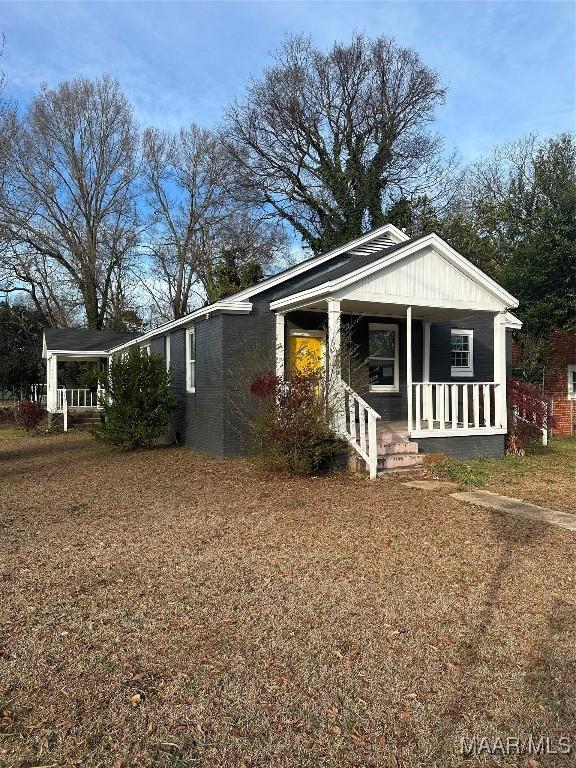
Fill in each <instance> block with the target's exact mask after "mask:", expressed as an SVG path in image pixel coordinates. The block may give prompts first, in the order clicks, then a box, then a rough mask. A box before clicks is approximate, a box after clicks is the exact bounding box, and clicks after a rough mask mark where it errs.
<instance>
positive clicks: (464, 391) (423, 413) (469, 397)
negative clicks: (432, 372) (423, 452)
mask: <svg viewBox="0 0 576 768" xmlns="http://www.w3.org/2000/svg"><path fill="white" fill-rule="evenodd" d="M499 387H500V384H496V383H495V382H493V381H486V382H476V381H474V382H466V383H462V382H459V383H452V382H450V383H445V382H421V383H417V384H412V392H411V396H412V419H411V420H409V423H408V430H409V432H411V433H412V432H415V433H416V434H419V433H422V432H433V433H438V432H439V431H442V432H445V431H454V432H458V431H467V432H473V431H476V430H478V431H485V430H497V429H503V428H505V422H504V421H503V419H502V418H501V405H500V393H499ZM410 421H411V422H412V423H410Z"/></svg>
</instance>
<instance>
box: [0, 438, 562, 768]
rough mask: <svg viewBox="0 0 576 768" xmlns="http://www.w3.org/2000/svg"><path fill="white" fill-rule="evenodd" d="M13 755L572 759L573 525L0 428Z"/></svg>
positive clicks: (444, 761) (312, 760)
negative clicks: (492, 742)
mask: <svg viewBox="0 0 576 768" xmlns="http://www.w3.org/2000/svg"><path fill="white" fill-rule="evenodd" d="M0 494H1V495H0V589H1V592H0V613H1V616H0V621H1V626H0V632H1V635H0V718H1V719H0V765H1V766H2V768H8V767H9V768H14V767H15V766H19V767H20V768H24V767H26V768H31V767H32V766H43V767H44V768H47V767H48V766H50V767H51V768H65V767H66V766H82V768H96V767H97V766H98V767H109V768H113V767H114V768H120V767H122V768H127V767H128V766H142V767H144V766H162V767H164V766H165V767H166V768H168V767H170V768H188V767H192V766H202V767H203V768H204V767H206V768H212V767H214V768H216V767H220V766H226V768H228V767H230V768H241V767H242V766H244V767H245V768H276V767H278V768H279V767H280V766H283V767H284V766H285V767H289V766H290V767H293V766H302V767H303V768H304V767H306V768H324V767H326V768H327V767H328V766H330V768H349V767H350V768H351V767H358V768H360V767H361V766H362V767H363V768H376V766H378V767H380V766H384V767H386V766H393V767H394V768H420V767H421V768H424V767H426V768H430V767H432V768H434V767H436V768H453V767H454V766H464V765H466V766H471V765H486V766H529V767H530V768H531V767H532V766H535V765H542V766H556V765H558V766H564V765H573V764H574V760H575V758H574V752H573V754H572V755H571V756H562V755H551V756H548V757H538V758H537V759H536V761H535V762H530V760H529V759H528V758H526V757H517V756H509V757H501V756H499V757H496V758H492V757H490V758H488V757H478V758H474V757H472V758H465V757H463V756H462V755H461V754H460V751H459V740H460V737H461V736H465V737H467V738H471V737H472V736H474V735H477V736H489V737H495V736H500V737H506V736H509V735H517V734H520V735H527V734H528V733H530V732H532V733H533V734H535V735H536V736H539V735H544V736H549V737H550V738H551V739H552V743H554V740H555V739H557V738H558V737H559V735H560V734H562V733H563V734H568V735H571V738H572V744H573V750H576V726H575V714H576V629H575V625H576V587H575V576H576V573H575V568H574V564H575V555H576V536H574V534H572V533H570V532H569V531H565V530H562V529H555V528H552V527H545V526H541V525H537V524H531V523H527V522H524V521H520V520H518V519H514V518H508V517H504V516H500V515H497V514H490V513H489V512H487V511H483V510H480V509H476V508H473V507H469V506H466V505H464V504H461V503H459V502H457V501H455V500H454V499H452V498H450V497H449V496H448V495H441V496H439V495H438V494H432V493H429V492H421V491H415V490H411V489H408V488H406V487H404V486H403V485H402V484H401V483H399V482H396V481H391V480H378V481H375V482H372V483H370V482H368V481H364V480H359V479H355V478H351V477H340V478H338V477H329V478H323V479H310V480H302V479H297V478H294V479H291V478H270V477H266V476H264V475H262V474H259V473H258V471H257V470H256V469H255V468H254V467H253V466H252V465H251V464H250V463H248V462H246V461H242V460H221V459H210V458H206V457H201V456H198V455H195V454H194V453H192V452H190V451H188V450H185V449H159V450H156V451H152V452H149V453H132V454H121V453H114V452H113V451H111V450H110V449H108V448H107V447H104V446H102V445H100V444H98V443H96V442H94V441H93V439H92V438H91V437H90V436H89V435H86V434H73V433H69V434H68V435H60V436H52V437H35V438H28V437H22V436H18V435H17V434H13V433H7V436H6V437H1V436H0Z"/></svg>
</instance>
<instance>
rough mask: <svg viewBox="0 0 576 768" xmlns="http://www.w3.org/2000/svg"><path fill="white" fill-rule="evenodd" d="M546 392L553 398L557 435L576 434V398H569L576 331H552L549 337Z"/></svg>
mask: <svg viewBox="0 0 576 768" xmlns="http://www.w3.org/2000/svg"><path fill="white" fill-rule="evenodd" d="M549 344H550V346H549V349H548V353H547V363H546V369H545V371H544V392H545V393H546V395H548V397H549V398H550V399H551V400H552V408H553V413H554V418H555V420H556V428H555V429H554V434H556V435H570V434H574V435H576V400H569V399H568V366H569V365H576V333H575V332H569V331H558V330H556V331H552V332H551V333H550V337H549Z"/></svg>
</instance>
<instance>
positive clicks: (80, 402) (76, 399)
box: [56, 387, 100, 411]
mask: <svg viewBox="0 0 576 768" xmlns="http://www.w3.org/2000/svg"><path fill="white" fill-rule="evenodd" d="M63 392H65V393H66V400H67V403H68V407H69V408H100V387H98V389H97V390H96V391H95V392H94V391H93V390H91V389H65V388H64V387H61V388H59V389H58V390H57V401H56V402H57V410H58V411H60V410H61V406H60V404H61V402H62V393H63Z"/></svg>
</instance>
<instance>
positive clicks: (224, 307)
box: [107, 300, 252, 355]
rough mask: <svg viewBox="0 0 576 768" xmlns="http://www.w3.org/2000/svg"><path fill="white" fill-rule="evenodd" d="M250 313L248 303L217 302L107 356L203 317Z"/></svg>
mask: <svg viewBox="0 0 576 768" xmlns="http://www.w3.org/2000/svg"><path fill="white" fill-rule="evenodd" d="M251 311H252V304H251V303H250V302H249V301H229V300H224V301H217V302H216V303H215V304H210V305H209V306H207V307H201V308H200V309H196V310H194V312H191V313H190V314H189V315H186V316H185V317H180V318H178V320H171V321H170V322H169V323H164V325H159V326H158V327H157V328H153V329H152V330H150V331H146V333H143V334H142V335H141V336H137V337H136V338H135V339H131V340H130V341H126V342H124V343H123V344H119V345H118V346H117V347H113V348H112V349H110V350H109V352H108V353H107V354H111V355H112V354H115V353H116V352H120V351H121V350H123V349H128V348H129V347H132V346H134V345H135V344H141V343H142V342H143V341H146V340H147V339H152V338H154V337H155V336H163V335H164V334H166V333H167V332H168V331H171V330H173V329H174V328H179V327H180V326H182V325H187V324H188V323H192V322H193V321H194V320H200V319H202V318H203V317H206V318H208V317H209V316H210V315H211V314H213V313H214V312H228V313H229V314H233V315H247V314H249V313H250V312H251Z"/></svg>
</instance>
